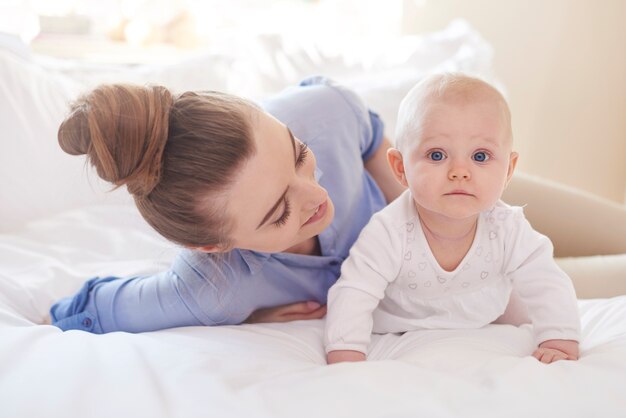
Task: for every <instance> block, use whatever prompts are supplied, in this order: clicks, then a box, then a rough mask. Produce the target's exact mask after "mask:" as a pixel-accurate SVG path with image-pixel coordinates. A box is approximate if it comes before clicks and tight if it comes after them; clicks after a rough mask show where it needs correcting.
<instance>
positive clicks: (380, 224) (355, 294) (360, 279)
mask: <svg viewBox="0 0 626 418" xmlns="http://www.w3.org/2000/svg"><path fill="white" fill-rule="evenodd" d="M382 219H383V218H382V216H380V213H378V214H376V215H374V217H373V218H372V220H371V221H370V223H368V224H367V225H366V226H365V228H364V229H363V231H362V232H361V234H360V236H359V238H358V239H357V241H356V242H355V244H354V246H353V247H352V249H351V250H350V254H349V256H348V258H347V259H346V260H345V261H344V262H343V264H342V267H341V276H340V277H339V280H338V281H337V282H336V283H335V284H334V285H333V286H332V287H331V288H330V290H329V293H328V312H327V315H326V332H325V344H326V352H327V353H328V352H330V351H334V350H353V351H360V352H362V353H367V347H368V345H369V342H370V336H371V333H372V328H373V316H372V314H373V311H374V309H376V307H377V306H378V304H379V302H380V300H381V299H382V298H383V297H384V295H385V290H386V288H387V286H388V285H389V283H391V282H393V281H394V280H395V278H396V277H397V275H398V272H399V270H400V267H401V263H400V260H399V257H398V254H401V253H402V251H401V248H400V247H401V242H402V241H401V239H400V238H399V236H398V234H397V233H396V232H395V231H394V230H393V229H390V227H389V225H385V222H384V221H383V220H382Z"/></svg>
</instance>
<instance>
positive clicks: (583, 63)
mask: <svg viewBox="0 0 626 418" xmlns="http://www.w3.org/2000/svg"><path fill="white" fill-rule="evenodd" d="M457 17H462V18H464V19H466V20H467V21H469V22H470V23H471V24H472V26H474V27H475V28H476V29H477V30H478V31H479V32H480V33H481V34H482V35H483V36H484V37H485V39H486V40H487V41H488V42H489V43H491V44H492V45H493V47H494V51H495V57H494V66H495V71H496V75H497V77H498V78H499V79H500V80H501V81H502V83H503V84H504V85H505V86H506V89H507V91H508V94H507V96H508V99H509V104H510V106H511V111H512V114H513V131H514V135H515V141H516V148H517V150H518V151H519V152H520V154H521V157H520V162H519V165H518V168H519V169H521V170H523V171H526V172H528V173H531V174H536V175H539V176H543V177H546V178H549V179H552V180H556V181H559V182H561V183H565V184H568V185H572V186H576V187H579V188H581V189H584V190H587V191H590V192H593V193H595V194H597V195H600V196H603V197H606V198H609V199H612V200H615V201H618V202H626V199H625V198H626V193H625V191H626V1H624V0H601V1H594V0H471V1H467V0H404V15H403V31H404V33H420V32H428V31H432V30H437V29H440V28H442V27H443V26H445V25H446V24H447V23H448V22H449V21H450V20H452V19H454V18H457Z"/></svg>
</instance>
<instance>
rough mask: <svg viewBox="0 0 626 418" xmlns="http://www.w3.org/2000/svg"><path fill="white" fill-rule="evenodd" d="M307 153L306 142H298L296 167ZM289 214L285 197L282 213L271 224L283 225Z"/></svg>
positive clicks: (303, 160) (304, 158) (289, 210)
mask: <svg viewBox="0 0 626 418" xmlns="http://www.w3.org/2000/svg"><path fill="white" fill-rule="evenodd" d="M308 153H309V147H308V146H307V144H305V143H304V142H300V144H299V153H298V158H296V168H298V167H300V166H302V165H303V164H304V162H305V161H306V157H307V155H308ZM290 214H291V207H290V206H289V201H288V200H287V198H285V210H284V211H283V214H282V215H280V218H278V219H277V220H276V221H274V222H273V224H274V225H275V226H277V227H280V226H283V225H285V224H286V223H287V220H288V219H289V215H290Z"/></svg>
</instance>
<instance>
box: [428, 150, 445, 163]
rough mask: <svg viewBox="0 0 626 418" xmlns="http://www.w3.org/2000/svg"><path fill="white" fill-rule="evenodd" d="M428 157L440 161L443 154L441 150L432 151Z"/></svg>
mask: <svg viewBox="0 0 626 418" xmlns="http://www.w3.org/2000/svg"><path fill="white" fill-rule="evenodd" d="M429 157H430V159H431V160H433V161H441V160H443V159H444V158H445V156H444V155H443V152H441V151H433V152H431V153H430V155H429Z"/></svg>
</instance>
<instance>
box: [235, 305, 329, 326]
mask: <svg viewBox="0 0 626 418" xmlns="http://www.w3.org/2000/svg"><path fill="white" fill-rule="evenodd" d="M324 315H326V305H320V304H319V303H317V302H313V301H308V302H297V303H291V304H289V305H281V306H274V307H272V308H263V309H258V310H256V311H254V312H252V315H250V316H249V317H248V319H246V320H245V321H244V323H247V324H258V323H262V322H289V321H299V320H303V319H321V318H323V317H324Z"/></svg>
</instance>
